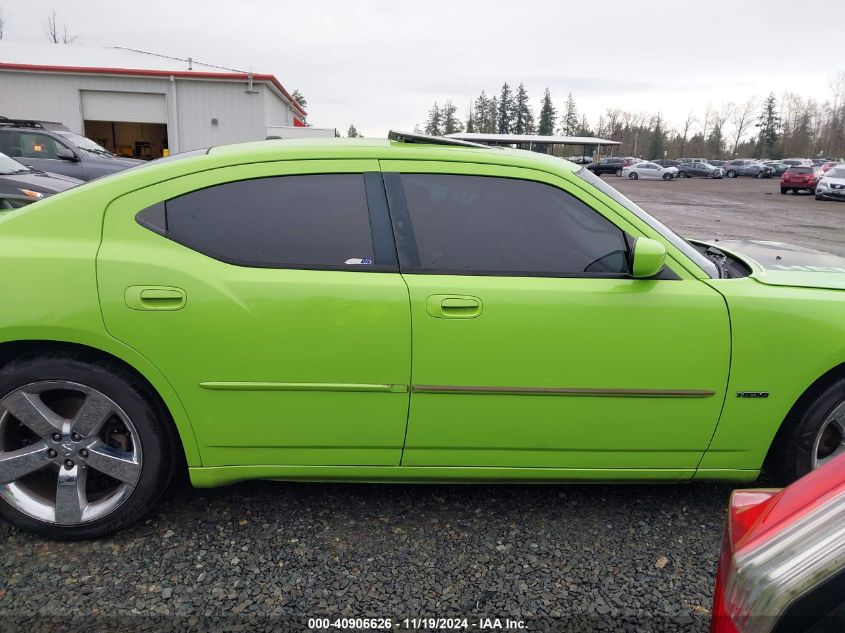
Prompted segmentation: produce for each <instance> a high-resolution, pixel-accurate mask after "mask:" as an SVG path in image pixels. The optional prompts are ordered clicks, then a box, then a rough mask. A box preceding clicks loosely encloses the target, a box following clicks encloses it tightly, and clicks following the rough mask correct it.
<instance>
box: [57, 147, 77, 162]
mask: <svg viewBox="0 0 845 633" xmlns="http://www.w3.org/2000/svg"><path fill="white" fill-rule="evenodd" d="M56 158H61V159H62V160H69V161H72V162H74V163H75V162H76V161H78V160H79V159H78V158H77V157H76V154H74V153H73V152H72V151H71V150H69V149H68V148H67V147H59V148H58V149H57V150H56Z"/></svg>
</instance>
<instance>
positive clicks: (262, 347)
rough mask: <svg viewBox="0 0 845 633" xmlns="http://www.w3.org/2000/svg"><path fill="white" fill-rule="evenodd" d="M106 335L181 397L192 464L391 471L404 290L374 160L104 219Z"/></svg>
mask: <svg viewBox="0 0 845 633" xmlns="http://www.w3.org/2000/svg"><path fill="white" fill-rule="evenodd" d="M97 274H98V283H99V290H100V297H101V302H102V309H103V316H104V319H105V323H106V326H107V328H108V330H109V332H110V333H111V334H112V335H113V336H115V337H116V338H118V339H120V340H122V341H124V342H125V343H127V344H128V345H131V346H132V347H134V348H135V349H136V350H138V351H139V352H141V353H142V354H144V356H146V357H147V358H148V359H150V360H151V361H152V362H153V363H154V364H155V365H156V366H157V367H158V368H159V369H160V370H161V371H162V372H163V373H164V374H165V376H167V378H168V379H169V380H170V382H171V383H172V384H173V386H174V387H175V389H176V391H177V392H178V394H179V396H180V398H181V399H182V402H183V403H184V405H185V408H186V410H187V411H188V414H189V416H190V419H191V422H192V424H193V427H194V431H195V434H196V436H197V441H198V443H199V445H200V451H201V454H202V461H203V465H204V466H215V465H256V464H269V465H272V464H286V465H302V464H304V465H394V466H395V465H398V464H399V461H400V455H401V450H402V443H403V440H404V435H405V425H406V421H407V412H408V382H409V376H410V336H411V333H410V314H409V306H408V291H407V288H406V286H405V283H404V282H403V280H402V278H401V276H400V275H399V273H398V268H397V263H396V251H395V247H394V245H393V238H392V233H391V229H390V221H389V217H388V214H387V206H386V201H385V196H384V188H383V185H382V180H381V174H380V173H378V163H377V162H375V161H353V160H349V161H320V160H312V161H302V162H297V161H289V162H278V163H260V164H256V165H243V166H236V167H227V168H222V169H215V170H211V171H208V172H202V173H196V174H192V175H188V176H184V177H180V178H175V179H172V180H169V181H166V182H162V183H158V184H155V185H151V186H149V187H146V188H143V189H140V190H137V191H134V192H132V193H129V194H127V195H125V196H123V197H121V198H119V199H117V200H115V201H114V202H113V203H112V204H111V205H110V206H109V208H108V209H107V211H106V215H105V225H104V232H103V243H102V246H101V248H100V252H99V255H98V260H97Z"/></svg>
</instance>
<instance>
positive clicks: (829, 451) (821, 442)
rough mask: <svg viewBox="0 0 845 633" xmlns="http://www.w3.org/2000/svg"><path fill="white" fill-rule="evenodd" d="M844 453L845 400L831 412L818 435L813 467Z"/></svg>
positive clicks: (814, 449) (817, 466)
mask: <svg viewBox="0 0 845 633" xmlns="http://www.w3.org/2000/svg"><path fill="white" fill-rule="evenodd" d="M842 454H845V402H843V403H841V404H840V405H839V406H838V407H837V408H836V409H835V410H834V411H833V413H831V414H830V416H829V417H828V418H827V420H826V422H825V423H824V424H823V425H822V427H821V429H820V430H819V433H818V435H817V436H816V441H815V444H814V448H813V468H819V467H820V466H823V465H824V464H826V463H828V462H829V461H831V460H832V459H834V458H836V457H839V456H840V455H842Z"/></svg>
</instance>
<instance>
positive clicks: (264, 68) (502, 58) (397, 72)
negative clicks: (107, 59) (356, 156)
mask: <svg viewBox="0 0 845 633" xmlns="http://www.w3.org/2000/svg"><path fill="white" fill-rule="evenodd" d="M841 1H842V0H828V1H827V2H824V3H820V4H815V3H811V4H812V5H813V6H815V7H816V8H817V9H818V11H816V13H815V16H814V17H813V18H812V19H810V18H809V17H808V16H807V15H806V11H805V10H804V9H806V8H807V7H803V5H802V4H801V3H797V2H795V0H765V2H763V3H760V2H740V1H737V0H715V1H713V2H703V3H701V2H699V3H691V2H675V1H673V0H664V1H661V2H652V1H647V0H601V1H596V0H575V1H568V2H564V1H545V0H536V1H533V2H532V1H527V0H523V1H522V2H504V1H499V0H446V1H443V0H421V1H418V2H408V1H405V2H401V1H398V0H397V1H392V2H391V1H388V0H306V1H305V2H302V1H299V2H287V1H283V0H280V1H271V0H167V1H164V0H145V1H144V2H115V1H114V0H0V9H2V11H3V14H4V16H5V18H6V23H7V25H6V39H8V40H11V41H27V40H30V41H31V40H41V41H44V38H45V36H44V22H45V17H46V15H47V13H48V12H49V11H50V10H51V9H53V8H55V9H56V11H57V14H58V17H59V22H60V23H62V22H64V23H66V25H67V27H68V30H69V32H71V33H73V34H75V35H78V36H79V43H80V44H87V45H121V46H129V47H133V48H140V49H144V50H149V51H153V52H158V53H164V54H168V55H174V56H178V57H189V56H190V57H193V58H194V59H197V60H199V61H203V62H207V63H212V64H219V65H223V66H233V67H242V68H250V67H251V68H252V69H253V70H254V71H255V72H267V73H273V74H275V75H276V76H277V77H278V78H279V80H280V81H281V82H282V83H283V84H284V85H285V87H286V88H288V89H289V90H293V89H299V90H301V91H302V92H303V93H304V94H305V96H306V97H307V99H308V108H307V109H308V112H309V121H310V122H311V123H312V124H314V125H317V126H325V127H337V128H338V129H340V130H341V131H342V132H343V133H344V134H345V132H346V129H347V128H348V126H349V124H350V123H354V124H355V125H356V126H357V127H358V129H359V131H361V132H362V133H363V134H365V135H367V136H384V135H385V134H386V132H387V130H388V129H390V128H394V129H412V128H413V126H414V124H415V123H422V122H423V120H424V118H425V115H426V112H427V110H428V108H429V107H430V105H431V104H432V103H433V102H434V100H435V99H437V100H439V101H441V102H442V101H443V100H444V99H446V98H451V99H452V100H453V101H454V102H455V104H456V105H457V106H458V107H459V108H460V113H461V115H462V116H463V115H464V114H465V112H466V108H467V105H468V104H469V102H470V99H472V98H473V97H475V96H476V95H477V94H478V93H479V92H481V90H482V89H485V90H487V92H488V93H491V92H493V93H497V92H498V90H499V89H500V87H501V85H502V82H503V81H508V82H509V83H511V84H512V85H516V84H519V82H520V81H522V82H524V83H525V85H526V88H527V89H528V93H529V95H530V96H531V99H532V104H533V106H534V110H535V115H536V113H537V111H538V110H539V105H538V103H539V99H540V97H541V96H542V93H543V89H544V88H545V87H546V86H548V87H549V88H550V90H551V92H552V96H553V98H554V100H555V103H556V105H557V107H558V109H561V108H562V106H563V103H564V101H565V99H566V95H567V93H568V92H570V91H571V92H572V93H573V95H574V97H575V100H576V103H577V105H578V107H579V111H580V112H584V113H586V114H587V116H588V118H589V119H590V122H591V123H595V121H596V119H597V118H598V115H599V114H600V113H602V112H603V111H604V110H605V109H607V108H608V107H615V108H620V109H625V110H630V111H635V112H636V111H642V112H650V113H651V112H656V111H658V110H659V111H660V112H662V114H663V115H664V117H666V119H667V120H668V122H669V123H670V124H671V125H678V124H680V122H681V121H682V120H683V119H685V118H686V114H687V112H689V110H690V109H695V110H697V111H699V112H701V111H703V110H704V108H705V106H706V104H707V103H708V102H709V103H712V104H713V105H714V106H715V107H718V106H719V105H720V104H721V102H722V101H728V100H729V101H734V102H741V101H744V100H745V99H747V98H748V97H749V96H751V95H753V94H756V95H758V96H761V97H762V96H764V95H765V94H767V93H768V92H769V91H772V90H774V91H775V92H776V93H777V94H780V93H782V92H783V91H785V90H790V91H793V92H797V93H799V94H802V95H804V96H812V97H815V98H819V99H822V100H823V99H825V98H827V95H828V93H829V87H828V80H829V79H830V78H831V77H832V76H833V75H834V74H835V73H837V72H842V71H845V53H843V49H842V41H843V33H842V31H841V29H840V26H841V25H838V26H837V24H838V22H842V20H838V21H837V20H836V19H834V18H835V17H836V16H835V15H831V14H836V15H838V17H840V18H845V7H840V6H839V3H840V2H841ZM693 4H694V7H695V8H692V7H693ZM802 7H803V8H802ZM825 14H827V17H825ZM792 16H794V17H795V19H793V17H792Z"/></svg>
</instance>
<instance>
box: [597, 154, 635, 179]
mask: <svg viewBox="0 0 845 633" xmlns="http://www.w3.org/2000/svg"><path fill="white" fill-rule="evenodd" d="M630 164H631V161H630V160H628V159H626V158H620V157H610V158H602V159H601V160H600V161H599V162H597V163H590V164H589V165H587V169H589V170H590V171H591V172H593V173H594V174H596V175H597V176H602V175H604V174H615V175H617V176H621V175H622V169H623V168H624V167H625V166H627V165H630Z"/></svg>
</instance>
